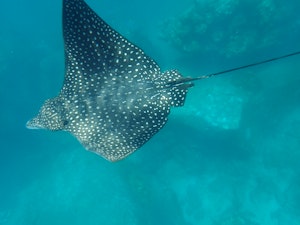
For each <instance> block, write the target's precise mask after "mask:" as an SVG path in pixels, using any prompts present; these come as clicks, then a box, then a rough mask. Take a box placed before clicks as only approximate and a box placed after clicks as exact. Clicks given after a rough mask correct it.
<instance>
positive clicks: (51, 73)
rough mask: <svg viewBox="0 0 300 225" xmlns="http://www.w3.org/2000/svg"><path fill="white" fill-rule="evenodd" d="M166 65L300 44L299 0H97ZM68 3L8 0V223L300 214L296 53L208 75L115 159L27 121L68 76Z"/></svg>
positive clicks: (274, 219) (4, 210) (273, 219)
mask: <svg viewBox="0 0 300 225" xmlns="http://www.w3.org/2000/svg"><path fill="white" fill-rule="evenodd" d="M88 3H89V4H90V5H91V6H92V7H93V8H94V9H95V11H96V12H97V13H98V14H99V15H101V16H102V17H103V18H104V19H105V20H106V21H107V22H109V23H110V24H111V25H112V26H113V27H114V28H116V29H117V30H119V31H120V32H121V33H122V34H124V35H125V36H126V37H127V38H128V39H130V40H132V41H133V42H135V43H137V44H138V45H139V46H140V47H142V48H143V49H144V50H145V51H146V52H147V54H149V55H150V56H151V57H153V58H154V59H155V60H156V61H157V62H158V63H159V64H160V65H161V66H162V68H163V69H172V68H177V69H179V70H180V71H181V72H182V73H183V74H184V75H186V76H198V75H202V74H206V73H211V72H217V71H220V70H223V69H228V68H231V67H233V66H240V65H243V64H247V63H252V62H256V61H259V60H264V59H266V58H269V57H274V56H278V55H281V54H286V53H289V52H293V51H296V50H299V49H300V43H299V40H300V29H299V27H300V16H299V15H298V14H299V13H298V11H297V9H299V8H300V3H299V1H297V0H294V1H289V2H288V3H289V4H287V2H286V1H279V0H264V1H258V0H256V1H255V0H252V1H250V0H249V1H246V0H245V1H238V0H222V1H221V0H216V1H209V0H202V1H179V0H178V2H174V1H171V0H167V1H164V2H161V1H151V2H150V1H149V2H145V1H137V0H135V1H130V2H129V1H128V2H126V1H125V2H124V1H121V0H113V1H107V0H103V1H100V0H98V1H97V0H89V1H88ZM61 5H62V3H61V1H60V0H54V1H49V2H43V1H37V0H31V1H24V0H14V1H8V0H4V1H2V3H1V7H0V19H1V20H0V21H1V22H0V23H1V28H2V29H1V30H0V76H1V82H0V103H1V117H0V120H1V121H0V122H1V130H0V131H1V139H0V146H1V148H0V154H1V155H0V160H1V163H0V167H1V169H0V180H1V186H0V224H1V225H2V224H3V225H33V224H36V225H48V224H49V225H50V224H51V225H53V224H57V225H65V224H73V225H81V224H86V225H98V224H105V225H106V224H107V225H111V224H112V225H117V224H132V225H150V224H151V225H154V224H170V225H173V224H174V225H202V224H203V225H206V224H208V225H254V224H255V225H273V224H278V225H281V224H289V225H299V224H300V166H299V160H300V105H299V99H300V90H299V86H300V77H299V74H300V63H299V62H300V57H299V56H295V57H291V58H288V59H284V60H281V61H277V62H272V63H269V64H264V65H261V66H258V67H255V68H249V69H246V70H242V71H237V72H234V73H231V74H226V75H222V76H219V77H214V78H211V79H208V80H202V81H199V82H197V83H196V85H195V87H193V88H192V89H191V90H190V93H189V94H188V98H187V101H186V103H185V106H184V107H182V108H174V109H172V113H171V115H170V117H169V122H168V123H167V125H166V126H165V127H164V128H163V129H162V130H161V131H160V132H159V133H158V134H157V135H156V136H154V137H153V138H152V139H151V140H150V141H149V142H148V143H147V144H146V145H145V146H143V147H142V148H141V149H140V150H138V151H137V152H136V153H134V154H133V155H131V156H129V157H128V158H126V159H125V160H123V161H120V162H117V163H109V162H107V161H105V160H104V159H102V158H101V157H99V156H97V155H95V154H93V153H90V152H87V151H85V150H84V149H83V147H82V146H81V145H80V144H79V143H78V142H77V140H76V139H75V138H74V137H72V136H71V135H69V134H67V133H64V132H50V131H41V130H27V129H26V128H25V123H26V121H27V120H28V119H30V118H31V117H32V116H34V115H35V114H36V112H37V110H38V109H39V107H40V105H41V104H42V103H43V101H44V100H45V99H47V98H49V97H53V96H55V95H56V94H57V93H58V91H59V89H60V88H61V84H62V81H63V74H64V55H63V42H62V32H61Z"/></svg>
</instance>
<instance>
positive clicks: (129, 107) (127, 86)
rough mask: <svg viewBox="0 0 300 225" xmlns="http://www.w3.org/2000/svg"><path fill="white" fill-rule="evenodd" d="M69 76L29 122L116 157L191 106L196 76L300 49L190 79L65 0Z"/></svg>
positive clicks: (78, 1) (78, 3)
mask: <svg viewBox="0 0 300 225" xmlns="http://www.w3.org/2000/svg"><path fill="white" fill-rule="evenodd" d="M63 38H64V44H65V45H64V46H65V78H64V83H63V87H62V89H61V91H60V93H59V95H58V96H56V97H54V98H51V99H48V100H46V101H45V103H44V104H43V106H42V107H41V109H40V111H39V113H38V115H37V116H36V117H35V118H33V119H31V120H30V121H28V122H27V127H28V128H41V129H47V130H52V131H58V130H64V131H68V132H70V133H71V134H73V135H74V136H75V137H76V138H77V139H78V140H79V141H80V143H81V144H82V145H83V146H84V147H85V148H86V149H87V150H90V151H92V152H95V153H97V154H99V155H101V156H102V157H104V158H105V159H107V160H109V161H118V160H121V159H123V158H125V157H126V156H128V155H129V154H131V153H133V152H134V151H136V150H137V149H139V148H140V147H141V146H142V145H144V144H145V143H146V142H147V141H148V140H149V139H150V138H151V137H152V136H153V135H154V134H156V133H157V132H158V131H159V130H160V129H161V128H162V127H163V126H164V125H165V124H166V122H167V118H168V115H169V113H170V108H171V107H177V106H183V105H184V102H185V98H186V94H187V91H188V88H190V87H192V86H193V83H192V81H194V80H200V79H204V78H208V77H211V76H215V75H219V74H223V73H228V72H231V71H234V70H239V69H243V68H246V67H250V66H254V65H258V64H262V63H266V62H269V61H273V60H277V59H281V58H284V57H289V56H291V55H295V54H300V52H295V53H292V54H288V55H284V56H281V57H277V58H273V59H269V60H265V61H262V62H258V63H253V64H249V65H246V66H242V67H238V68H233V69H230V70H226V71H222V72H218V73H214V74H209V75H206V76H201V77H196V78H190V77H182V76H181V74H180V73H179V72H178V71H176V70H169V71H166V72H161V70H160V68H159V66H158V64H157V63H156V62H155V61H154V60H153V59H151V58H150V57H149V56H147V55H146V54H145V53H144V51H143V50H142V49H140V48H139V47H137V46H136V45H134V44H133V43H131V42H130V41H128V40H127V39H126V38H124V37H123V36H122V35H121V34H119V33H118V32H117V31H115V30H114V29H113V28H111V27H110V26H109V25H108V24H107V23H106V22H105V21H103V20H102V19H101V18H100V17H99V16H98V15H97V14H96V13H95V12H94V11H93V10H92V9H91V8H90V7H89V6H88V5H87V4H86V3H85V2H84V1H83V0H63Z"/></svg>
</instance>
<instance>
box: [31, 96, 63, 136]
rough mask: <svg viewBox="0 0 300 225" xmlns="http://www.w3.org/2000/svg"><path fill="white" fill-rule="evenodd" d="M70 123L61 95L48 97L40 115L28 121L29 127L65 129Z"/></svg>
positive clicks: (53, 129)
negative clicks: (66, 116) (66, 117)
mask: <svg viewBox="0 0 300 225" xmlns="http://www.w3.org/2000/svg"><path fill="white" fill-rule="evenodd" d="M67 124H68V121H67V120H66V119H65V113H64V107H63V103H62V101H61V100H60V99H59V97H56V98H51V99H47V100H46V101H45V103H44V104H43V106H42V107H41V109H40V111H39V113H38V115H37V116H36V117H34V118H33V119H31V120H29V121H28V122H27V123H26V127H27V128H29V129H46V130H52V131H57V130H63V129H64V128H65V126H66V125H67Z"/></svg>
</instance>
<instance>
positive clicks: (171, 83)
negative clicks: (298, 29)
mask: <svg viewBox="0 0 300 225" xmlns="http://www.w3.org/2000/svg"><path fill="white" fill-rule="evenodd" d="M299 54H300V51H297V52H293V53H290V54H286V55H282V56H278V57H274V58H271V59H267V60H263V61H259V62H255V63H251V64H247V65H244V66H239V67H235V68H231V69H228V70H223V71H220V72H217V73H211V74H207V75H203V76H199V77H184V78H182V79H180V80H176V81H172V82H169V83H168V85H170V86H173V85H177V84H182V83H186V82H191V81H196V80H202V79H207V78H210V77H213V76H217V75H220V74H224V73H230V72H233V71H236V70H242V69H245V68H248V67H253V66H257V65H261V64H264V63H269V62H272V61H277V60H280V59H283V58H288V57H291V56H295V55H299Z"/></svg>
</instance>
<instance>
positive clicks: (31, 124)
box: [26, 118, 43, 129]
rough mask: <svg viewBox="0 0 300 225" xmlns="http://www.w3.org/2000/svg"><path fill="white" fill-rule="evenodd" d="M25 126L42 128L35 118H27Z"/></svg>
mask: <svg viewBox="0 0 300 225" xmlns="http://www.w3.org/2000/svg"><path fill="white" fill-rule="evenodd" d="M26 128H28V129H43V127H42V126H41V125H40V124H39V123H38V121H37V119H36V118H33V119H31V120H28V121H27V123H26Z"/></svg>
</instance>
